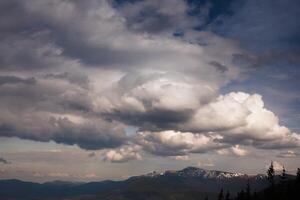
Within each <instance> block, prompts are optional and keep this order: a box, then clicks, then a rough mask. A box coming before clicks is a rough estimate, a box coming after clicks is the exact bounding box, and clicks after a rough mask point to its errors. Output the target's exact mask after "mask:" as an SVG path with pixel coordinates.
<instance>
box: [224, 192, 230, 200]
mask: <svg viewBox="0 0 300 200" xmlns="http://www.w3.org/2000/svg"><path fill="white" fill-rule="evenodd" d="M225 200H230V193H229V191H228V190H227V192H226V196H225Z"/></svg>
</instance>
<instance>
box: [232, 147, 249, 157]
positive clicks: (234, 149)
mask: <svg viewBox="0 0 300 200" xmlns="http://www.w3.org/2000/svg"><path fill="white" fill-rule="evenodd" d="M230 149H231V151H232V153H233V154H235V155H237V156H246V155H248V154H249V152H248V151H247V150H246V149H242V148H241V147H240V145H235V146H233V147H231V148H230Z"/></svg>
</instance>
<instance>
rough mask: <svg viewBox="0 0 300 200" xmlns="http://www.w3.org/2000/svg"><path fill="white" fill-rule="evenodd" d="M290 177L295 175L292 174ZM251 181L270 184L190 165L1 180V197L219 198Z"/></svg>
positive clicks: (253, 187)
mask: <svg viewBox="0 0 300 200" xmlns="http://www.w3.org/2000/svg"><path fill="white" fill-rule="evenodd" d="M288 178H293V176H292V175H289V176H288ZM247 183H249V185H250V187H251V190H252V191H253V192H254V191H260V190H262V189H264V188H266V187H267V186H268V185H269V184H268V181H267V179H266V177H265V175H261V174H258V175H251V176H249V175H247V174H242V173H231V172H223V171H215V170H204V169H200V168H196V167H187V168H184V169H182V170H178V171H175V170H168V171H165V172H163V173H158V172H155V171H154V172H151V173H148V174H145V175H141V176H133V177H130V178H128V179H127V180H122V181H110V180H107V181H99V182H89V183H73V182H65V181H53V182H45V183H33V182H25V181H20V180H15V179H13V180H0V198H1V200H21V199H22V200H29V199H30V200H40V199H43V200H61V199H64V200H67V199H68V200H78V199H81V200H95V199H101V200H160V199H161V200H162V199H164V200H169V199H170V200H171V199H185V200H196V199H197V200H202V199H205V198H209V199H216V198H217V195H218V193H219V192H220V190H221V189H223V190H224V192H225V191H228V192H229V193H230V194H231V195H232V196H234V195H236V193H237V192H239V191H240V190H242V189H244V188H245V187H246V185H247Z"/></svg>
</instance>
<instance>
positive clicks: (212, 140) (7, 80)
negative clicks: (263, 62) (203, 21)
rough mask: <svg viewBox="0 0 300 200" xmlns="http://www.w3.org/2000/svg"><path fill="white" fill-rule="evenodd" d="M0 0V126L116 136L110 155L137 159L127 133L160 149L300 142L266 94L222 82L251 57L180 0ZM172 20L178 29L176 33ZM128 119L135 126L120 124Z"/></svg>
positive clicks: (36, 133) (90, 141)
mask: <svg viewBox="0 0 300 200" xmlns="http://www.w3.org/2000/svg"><path fill="white" fill-rule="evenodd" d="M176 2H177V1H176ZM1 8H2V9H1V10H3V12H0V13H1V14H0V15H1V17H0V19H1V20H0V30H1V31H0V32H1V33H0V34H1V39H0V60H1V61H0V65H1V69H0V72H1V76H0V93H1V96H0V109H1V115H0V136H6V137H19V138H22V139H30V140H35V141H44V142H48V141H55V142H57V143H62V144H67V145H78V146H79V147H81V148H84V149H88V150H96V149H107V148H116V149H111V150H109V151H108V152H107V153H106V155H105V157H106V158H105V160H108V161H111V162H126V161H129V160H132V159H139V157H140V154H139V152H138V150H137V149H136V148H133V147H128V146H126V145H129V144H132V143H134V144H137V145H139V146H140V148H142V149H143V150H144V151H146V152H150V153H152V154H155V155H162V156H187V155H188V154H190V153H204V152H208V151H215V150H216V149H223V148H231V147H232V149H231V150H230V151H231V153H235V154H236V155H240V156H242V155H246V152H245V151H246V150H244V149H242V148H241V146H242V145H243V146H247V145H252V146H254V147H256V148H263V149H279V148H294V147H299V145H300V136H299V134H298V133H294V132H292V131H291V130H289V129H288V128H287V127H285V126H282V125H280V123H279V119H278V117H277V116H276V115H275V114H274V113H273V112H272V111H270V110H268V109H266V108H265V106H264V102H263V100H262V96H261V95H259V94H256V93H254V94H248V93H245V92H239V91H237V92H230V93H224V94H220V93H221V92H220V91H222V89H223V88H224V87H225V86H226V85H228V84H230V83H235V82H236V81H241V76H242V75H243V73H245V72H247V70H248V69H244V68H243V67H241V66H239V65H240V64H241V63H240V62H241V60H243V59H244V60H245V59H246V60H247V59H248V58H249V59H250V61H252V60H251V59H252V57H251V55H248V52H247V51H245V50H243V49H241V47H240V46H239V44H238V42H237V41H234V40H232V39H226V38H224V37H222V36H220V35H216V34H215V33H212V32H211V31H208V30H207V31H196V30H194V28H193V27H194V25H195V24H194V23H195V22H194V17H193V16H191V15H188V14H187V12H188V10H189V8H188V5H187V4H186V2H185V1H178V2H177V4H176V5H175V4H174V6H170V2H169V1H143V2H137V3H135V4H133V3H125V4H124V5H122V6H121V7H118V8H116V7H113V5H112V4H111V2H110V1H96V0H92V1H88V2H79V1H62V2H61V1H54V2H52V1H51V2H50V1H42V2H38V1H21V2H20V1H3V2H2V3H1ZM150 11H154V12H150ZM175 11H176V12H175ZM151 13H152V14H151ZM143 14H145V15H144V16H143ZM189 19H191V20H189ZM234 26H235V25H234ZM176 29H185V30H184V34H183V35H182V36H180V37H174V36H173V35H172V34H173V32H174V31H176ZM170 33H172V34H170ZM237 55H243V56H242V57H243V59H241V58H240V57H241V56H240V57H239V56H237ZM237 57H239V58H240V60H239V59H238V60H239V61H240V62H238V61H237ZM249 59H248V60H249ZM250 61H248V62H250ZM254 61H256V60H255V57H254ZM128 126H134V127H137V129H138V134H137V135H133V136H127V135H126V133H125V130H124V129H125V128H126V127H128ZM239 145H240V146H239Z"/></svg>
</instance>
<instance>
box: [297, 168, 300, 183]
mask: <svg viewBox="0 0 300 200" xmlns="http://www.w3.org/2000/svg"><path fill="white" fill-rule="evenodd" d="M296 180H297V182H300V168H298V169H297V177H296Z"/></svg>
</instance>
